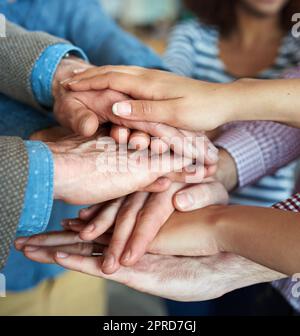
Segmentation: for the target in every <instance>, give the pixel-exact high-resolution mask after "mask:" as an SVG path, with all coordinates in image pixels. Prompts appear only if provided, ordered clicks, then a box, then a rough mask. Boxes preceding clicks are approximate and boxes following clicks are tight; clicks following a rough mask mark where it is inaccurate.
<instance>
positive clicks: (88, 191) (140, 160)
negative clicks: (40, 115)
mask: <svg viewBox="0 0 300 336" xmlns="http://www.w3.org/2000/svg"><path fill="white" fill-rule="evenodd" d="M46 144H47V145H48V147H49V148H50V150H51V151H52V153H53V158H54V198H55V199H60V200H63V201H65V202H67V203H71V204H80V205H82V204H91V203H92V204H96V203H100V202H104V201H108V200H111V199H115V198H119V197H122V196H125V195H128V194H131V193H133V192H135V191H138V190H143V189H144V188H145V187H147V186H148V185H151V184H152V183H153V182H155V181H156V180H157V179H158V178H159V177H162V176H164V175H166V174H168V173H169V172H170V171H173V170H175V171H176V170H180V169H181V168H182V166H183V165H184V164H189V163H188V161H187V160H185V162H183V161H182V159H181V158H180V157H178V156H176V155H174V156H171V157H170V156H169V155H164V154H162V155H152V156H149V155H148V152H138V153H137V152H128V151H123V150H122V148H118V147H117V146H115V143H114V141H113V140H112V139H111V138H108V137H103V135H102V136H101V135H98V136H94V137H92V138H88V139H86V138H84V137H80V136H75V135H72V136H69V137H67V138H64V139H63V140H60V141H58V142H49V143H46ZM112 144H113V146H112ZM153 167H155V169H153Z"/></svg>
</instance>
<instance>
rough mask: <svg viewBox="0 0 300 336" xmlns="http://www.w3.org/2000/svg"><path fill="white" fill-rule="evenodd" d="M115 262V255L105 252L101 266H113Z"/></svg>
mask: <svg viewBox="0 0 300 336" xmlns="http://www.w3.org/2000/svg"><path fill="white" fill-rule="evenodd" d="M114 264H115V257H114V256H113V255H112V254H107V255H106V256H105V259H104V262H103V265H102V266H103V268H113V267H114Z"/></svg>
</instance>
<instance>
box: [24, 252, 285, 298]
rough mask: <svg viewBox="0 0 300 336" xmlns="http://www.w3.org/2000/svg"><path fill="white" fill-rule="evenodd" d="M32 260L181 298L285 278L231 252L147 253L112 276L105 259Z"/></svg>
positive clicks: (54, 257) (46, 257)
mask: <svg viewBox="0 0 300 336" xmlns="http://www.w3.org/2000/svg"><path fill="white" fill-rule="evenodd" d="M26 254H27V253H26ZM32 255H34V254H32ZM27 256H29V254H27ZM31 259H33V260H36V261H41V262H50V263H53V262H54V263H57V264H58V265H60V266H62V267H65V268H67V269H69V270H73V271H78V272H82V273H86V274H89V275H92V276H96V277H101V278H104V279H108V280H112V281H116V282H119V283H121V284H124V285H126V286H128V287H131V288H134V289H136V290H139V291H141V292H145V293H149V294H152V295H157V296H160V297H163V298H167V299H171V300H177V301H206V300H212V299H215V298H218V297H220V296H222V295H224V294H226V293H228V292H230V291H233V290H235V289H238V288H242V287H247V286H250V285H253V284H256V283H261V282H270V281H272V280H277V279H281V278H283V277H284V276H283V275H282V274H280V273H277V272H275V271H272V270H270V269H268V268H266V267H263V266H261V265H258V264H255V263H253V262H251V261H249V260H247V259H244V258H242V257H239V256H236V255H233V254H227V253H221V254H218V255H216V256H212V257H174V256H160V255H151V254H147V255H145V256H144V257H143V258H142V259H141V260H140V261H139V262H138V263H137V264H136V265H135V266H134V267H121V268H120V269H119V270H118V271H117V272H116V273H114V274H112V275H107V274H105V273H103V272H102V271H101V267H100V266H101V262H102V261H101V259H99V258H94V257H84V256H79V255H71V256H68V255H66V254H63V253H57V254H54V253H52V252H49V253H44V255H43V256H42V257H41V256H40V257H39V258H31Z"/></svg>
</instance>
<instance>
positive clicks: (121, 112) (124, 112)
mask: <svg viewBox="0 0 300 336" xmlns="http://www.w3.org/2000/svg"><path fill="white" fill-rule="evenodd" d="M112 111H113V114H115V115H117V116H120V117H127V116H130V115H131V112H132V110H131V104H130V103H116V104H114V105H113V107H112Z"/></svg>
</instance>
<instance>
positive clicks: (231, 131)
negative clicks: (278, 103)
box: [215, 121, 300, 187]
mask: <svg viewBox="0 0 300 336" xmlns="http://www.w3.org/2000/svg"><path fill="white" fill-rule="evenodd" d="M223 131H224V132H223V133H222V134H221V136H220V137H219V138H218V139H216V141H215V144H216V145H217V146H219V147H221V148H223V149H225V150H226V151H228V152H229V154H230V155H231V156H232V157H233V158H234V160H235V162H236V165H237V172H238V182H239V187H245V186H247V185H250V184H252V183H254V182H256V181H257V180H258V179H260V178H261V177H263V176H266V175H269V174H272V173H274V172H275V171H276V170H277V169H279V168H281V167H283V166H285V165H287V164H288V163H290V162H292V161H294V160H295V159H296V158H298V157H299V156H300V129H297V128H293V127H289V126H286V125H282V124H278V123H275V122H269V121H256V122H253V121H252V122H234V123H230V124H228V125H226V126H225V127H224V128H223Z"/></svg>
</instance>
